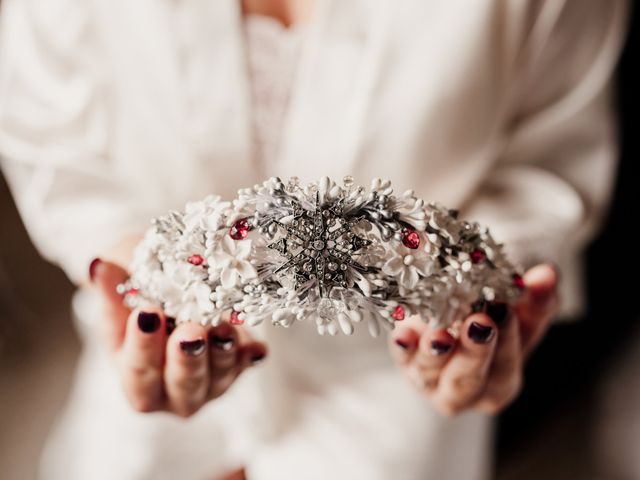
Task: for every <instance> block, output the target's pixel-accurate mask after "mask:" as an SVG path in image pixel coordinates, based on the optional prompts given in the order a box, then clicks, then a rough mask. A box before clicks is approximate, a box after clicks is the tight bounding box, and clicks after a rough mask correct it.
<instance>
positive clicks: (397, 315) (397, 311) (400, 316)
mask: <svg viewBox="0 0 640 480" xmlns="http://www.w3.org/2000/svg"><path fill="white" fill-rule="evenodd" d="M391 318H393V319H394V320H395V321H400V320H404V308H403V307H402V305H398V306H397V307H396V308H394V310H393V312H392V313H391Z"/></svg>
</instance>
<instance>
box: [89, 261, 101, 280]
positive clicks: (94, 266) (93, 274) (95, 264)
mask: <svg viewBox="0 0 640 480" xmlns="http://www.w3.org/2000/svg"><path fill="white" fill-rule="evenodd" d="M101 263H102V260H100V259H99V258H94V259H93V260H91V263H90V264H89V280H91V281H92V282H93V281H95V279H96V272H97V270H98V265H100V264H101Z"/></svg>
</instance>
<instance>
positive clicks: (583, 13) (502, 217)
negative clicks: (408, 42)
mask: <svg viewBox="0 0 640 480" xmlns="http://www.w3.org/2000/svg"><path fill="white" fill-rule="evenodd" d="M534 4H535V2H532V5H534ZM540 5H541V6H540V8H539V10H538V11H537V12H536V15H535V21H534V22H532V25H531V28H530V30H529V34H528V35H527V38H526V39H525V41H524V43H523V45H522V49H521V51H520V54H519V57H518V65H517V67H516V68H517V74H516V82H515V83H514V85H515V90H514V91H513V92H512V93H513V95H512V96H511V97H510V102H509V111H510V114H509V124H508V125H507V128H506V131H505V140H504V148H503V150H502V155H501V156H500V158H499V160H498V162H497V163H496V165H495V166H494V168H493V170H492V171H490V172H489V173H488V175H487V181H486V182H485V183H484V184H483V185H482V188H480V189H479V191H478V192H477V193H476V195H475V196H474V197H473V199H472V201H471V202H469V204H468V205H467V206H466V207H465V208H464V210H465V216H466V217H468V218H470V219H474V220H478V221H479V222H481V223H484V224H487V225H492V231H493V232H494V235H495V237H496V238H498V239H499V240H501V241H504V243H505V244H506V248H507V250H508V251H509V253H510V255H511V256H513V257H514V258H515V259H517V260H518V261H519V262H521V263H522V264H523V266H529V265H531V264H533V263H535V262H539V261H552V262H555V263H557V264H558V265H559V266H560V268H561V271H562V272H563V280H562V284H561V296H562V298H563V313H564V315H567V316H571V315H575V314H577V313H579V310H580V309H581V308H582V306H583V300H582V299H581V298H580V297H581V294H580V292H581V290H582V288H581V286H580V285H579V284H580V283H581V277H582V274H581V272H580V263H581V262H580V258H579V257H580V256H581V254H582V248H583V247H584V245H585V243H586V242H587V241H588V240H589V239H590V237H591V236H592V235H593V233H594V232H595V230H596V227H597V225H598V223H599V222H600V221H601V219H602V217H603V214H604V213H605V209H606V205H607V201H608V199H609V196H610V193H611V189H612V186H613V180H614V174H615V167H616V163H617V138H616V122H615V111H614V102H613V95H612V91H613V88H612V74H613V71H614V68H615V65H616V62H617V59H618V54H619V51H620V46H621V43H622V39H623V32H624V20H625V13H626V3H625V2H624V1H623V0H612V1H607V2H602V1H600V0H565V1H560V0H550V1H546V2H543V3H541V4H540Z"/></svg>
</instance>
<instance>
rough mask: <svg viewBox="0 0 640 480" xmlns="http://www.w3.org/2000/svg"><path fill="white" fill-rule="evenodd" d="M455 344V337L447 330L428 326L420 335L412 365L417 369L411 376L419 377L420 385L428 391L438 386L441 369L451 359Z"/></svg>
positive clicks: (412, 367) (413, 368)
mask: <svg viewBox="0 0 640 480" xmlns="http://www.w3.org/2000/svg"><path fill="white" fill-rule="evenodd" d="M454 345H455V339H454V338H453V337H452V336H451V335H450V334H449V333H447V331H446V330H443V329H433V328H430V327H427V329H426V331H425V332H424V333H423V334H422V336H421V337H420V341H419V342H418V349H417V351H416V354H415V356H414V358H413V360H412V362H411V367H410V368H411V369H412V370H414V371H415V373H413V374H410V376H411V377H412V378H416V379H419V383H418V387H422V388H424V389H426V391H427V392H430V391H432V390H434V389H435V388H437V386H438V382H439V379H440V373H441V370H442V368H443V367H444V365H445V364H446V363H447V361H448V360H449V358H450V356H451V353H452V351H453V347H454Z"/></svg>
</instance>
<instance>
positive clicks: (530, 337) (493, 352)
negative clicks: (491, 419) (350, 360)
mask: <svg viewBox="0 0 640 480" xmlns="http://www.w3.org/2000/svg"><path fill="white" fill-rule="evenodd" d="M524 280H525V284H526V291H525V294H524V295H523V297H522V298H521V299H520V301H519V302H518V303H517V304H516V305H515V307H514V308H513V310H510V309H508V308H507V307H506V305H505V304H499V303H496V304H490V305H488V306H487V309H486V314H485V313H476V314H472V315H470V316H469V317H467V318H466V320H465V321H464V323H463V325H462V328H461V329H460V337H459V338H458V340H455V339H454V338H453V337H452V336H451V335H449V334H448V333H447V332H446V331H444V330H434V329H431V328H430V327H429V326H427V325H426V324H425V323H424V322H422V321H421V320H420V319H419V318H418V317H415V316H414V317H411V318H410V319H408V320H407V321H406V322H402V323H401V324H398V325H397V327H396V329H395V330H394V332H393V334H392V335H391V347H390V348H391V350H392V353H393V356H394V358H395V359H396V361H397V362H398V364H399V365H400V366H401V368H402V369H403V370H404V372H405V374H406V375H407V377H408V378H409V380H410V381H411V383H413V384H414V385H415V386H416V387H417V388H418V389H419V390H420V391H421V392H423V393H424V395H425V396H427V397H428V398H429V399H430V400H431V402H432V403H433V405H434V407H435V408H436V409H437V410H438V411H440V412H442V413H444V414H447V415H453V414H456V413H459V412H461V411H464V410H467V409H475V410H479V411H483V412H487V413H492V414H493V413H497V412H499V411H500V410H502V409H503V408H505V407H506V406H507V405H508V404H509V403H510V402H511V401H512V400H513V399H514V398H515V397H516V396H517V395H518V393H519V391H520V388H521V385H522V369H523V364H524V361H525V359H526V358H527V355H528V354H529V352H531V350H532V349H533V348H534V347H535V346H536V345H537V344H538V342H539V341H540V339H541V338H542V336H543V335H544V333H545V331H546V329H547V327H548V326H549V323H550V320H551V319H552V318H553V317H554V316H555V314H556V313H557V308H558V298H557V291H556V290H557V288H556V287H557V283H558V276H557V274H556V271H555V270H554V269H553V268H552V267H550V266H548V265H538V266H536V267H533V268H532V269H530V270H529V271H528V272H527V273H526V274H525V276H524Z"/></svg>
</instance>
